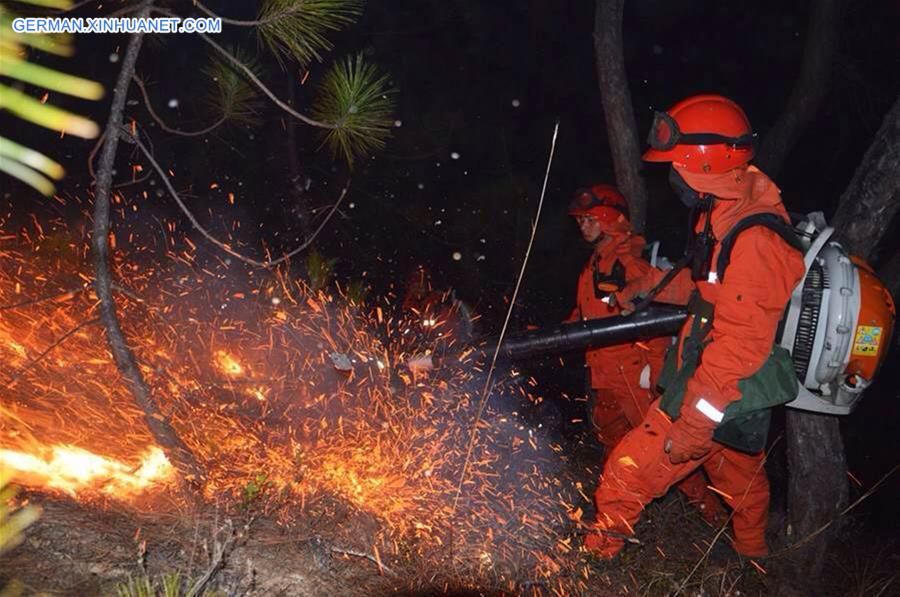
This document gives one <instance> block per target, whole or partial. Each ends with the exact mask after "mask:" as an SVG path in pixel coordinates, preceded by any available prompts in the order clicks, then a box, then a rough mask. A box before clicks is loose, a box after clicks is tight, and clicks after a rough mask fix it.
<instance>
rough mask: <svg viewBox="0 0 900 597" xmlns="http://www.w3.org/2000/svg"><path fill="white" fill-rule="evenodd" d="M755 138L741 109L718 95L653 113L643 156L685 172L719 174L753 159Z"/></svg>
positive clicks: (694, 99)
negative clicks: (669, 163) (670, 164)
mask: <svg viewBox="0 0 900 597" xmlns="http://www.w3.org/2000/svg"><path fill="white" fill-rule="evenodd" d="M755 140H756V135H754V134H753V130H752V129H751V128H750V121H749V120H747V115H746V114H744V111H743V110H741V108H740V106H738V105H737V104H736V103H734V102H733V101H731V100H730V99H728V98H727V97H722V96H721V95H694V96H691V97H688V98H685V99H683V100H681V101H680V102H678V103H677V104H675V105H674V106H672V107H671V108H669V110H668V112H656V113H655V114H654V117H653V126H652V127H650V135H649V137H648V138H647V143H648V144H649V145H650V147H651V149H648V150H647V152H646V153H644V160H646V161H648V162H672V164H673V165H675V166H678V167H680V168H684V169H685V170H687V171H688V172H698V173H721V172H727V171H729V170H732V169H734V168H737V167H738V166H742V165H744V164H746V163H747V162H749V161H750V160H751V159H753V154H754V151H755V147H754V141H755Z"/></svg>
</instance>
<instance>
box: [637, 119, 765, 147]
mask: <svg viewBox="0 0 900 597" xmlns="http://www.w3.org/2000/svg"><path fill="white" fill-rule="evenodd" d="M755 141H756V134H754V133H748V134H746V135H741V136H740V137H726V136H725V135H720V134H718V133H682V132H681V129H679V128H678V123H677V122H676V121H675V119H674V118H672V117H671V116H669V115H668V114H667V113H666V112H654V113H653V125H652V126H651V127H650V134H649V135H648V136H647V144H648V145H649V146H650V147H652V148H653V149H655V150H657V151H669V150H670V149H672V148H673V147H675V146H676V145H717V144H723V145H732V146H734V147H747V148H752V147H753V144H754V143H755Z"/></svg>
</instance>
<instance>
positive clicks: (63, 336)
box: [0, 225, 581, 583]
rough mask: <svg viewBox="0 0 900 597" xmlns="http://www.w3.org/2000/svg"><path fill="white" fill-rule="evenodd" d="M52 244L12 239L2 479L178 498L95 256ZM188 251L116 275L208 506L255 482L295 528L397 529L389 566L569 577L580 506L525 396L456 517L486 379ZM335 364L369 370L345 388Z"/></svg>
mask: <svg viewBox="0 0 900 597" xmlns="http://www.w3.org/2000/svg"><path fill="white" fill-rule="evenodd" d="M35 229H36V230H31V231H28V232H19V233H18V234H3V233H2V231H0V241H2V243H3V244H0V359H2V361H3V362H4V363H5V365H6V367H5V370H4V373H3V378H4V379H3V381H2V390H0V392H2V394H0V466H4V467H9V468H11V469H12V470H14V471H15V480H16V481H18V482H19V483H21V484H24V485H26V486H29V487H32V488H36V489H39V490H41V491H45V492H58V493H63V494H66V495H68V496H71V497H73V498H75V499H78V500H80V501H86V502H93V501H94V499H95V498H97V497H99V498H102V501H104V502H109V500H113V501H131V502H140V500H142V499H144V498H145V497H147V496H152V495H154V494H158V493H160V492H170V493H172V494H174V495H177V493H176V492H174V491H173V488H174V487H175V485H176V481H175V473H174V471H173V469H172V467H171V465H170V464H169V462H168V461H167V460H166V458H165V456H164V455H163V453H162V451H161V450H160V449H159V447H158V446H156V445H155V444H154V442H153V439H152V437H151V436H150V434H149V432H148V431H147V429H146V427H145V425H144V423H143V420H142V418H143V413H142V412H141V411H140V410H139V409H138V408H137V407H136V405H135V403H134V400H133V398H132V397H131V394H130V393H129V391H128V388H127V386H126V385H125V383H124V382H123V380H122V378H121V376H120V374H119V372H118V371H117V369H116V367H115V365H114V363H113V362H112V360H111V357H110V354H109V352H108V349H107V346H106V342H105V336H104V333H103V330H102V327H101V326H100V325H99V323H97V322H96V321H95V318H96V317H97V313H96V297H95V296H94V294H93V293H92V292H91V291H90V289H89V287H87V286H86V283H87V281H88V280H89V278H88V276H87V275H86V272H89V271H90V269H89V265H88V264H87V262H86V260H85V257H86V251H85V250H84V248H83V247H82V245H81V244H80V243H70V246H69V248H68V249H67V250H62V251H55V252H52V251H50V252H48V251H45V250H43V251H42V250H41V247H42V245H43V246H46V245H52V244H53V243H51V242H50V240H48V237H46V236H44V234H43V231H42V230H41V229H40V227H39V226H37V225H35ZM171 242H172V244H171V245H168V246H166V247H165V250H164V257H163V258H159V255H157V258H156V259H155V260H150V259H148V258H147V257H146V255H144V256H143V257H140V258H138V257H134V258H135V262H126V261H121V262H118V263H116V264H115V268H116V270H117V271H116V273H117V276H116V277H117V278H118V279H119V280H126V281H127V286H128V290H127V292H126V291H124V290H123V289H119V291H118V293H117V301H118V303H119V306H120V310H121V313H120V317H121V318H122V320H123V327H124V328H125V329H126V332H127V334H128V335H129V341H130V342H131V344H132V347H133V348H134V350H135V352H136V356H137V358H138V361H139V363H140V364H141V367H142V371H143V374H144V376H145V377H146V379H147V381H148V383H149V384H150V386H151V387H152V388H153V394H154V397H155V399H156V400H157V402H158V404H159V406H160V409H161V411H162V413H163V415H164V416H166V417H167V418H168V419H169V420H170V422H171V424H172V426H173V427H174V428H175V430H176V431H177V432H178V434H179V436H180V437H181V438H182V439H183V441H184V442H185V443H186V444H187V445H188V447H189V448H190V449H191V450H192V451H193V453H194V454H195V456H196V457H197V459H198V462H199V463H200V465H201V466H202V467H203V469H204V470H205V471H206V473H207V480H206V485H205V487H204V488H203V491H204V494H205V496H206V497H207V498H209V499H215V500H223V499H224V500H226V501H228V500H230V501H231V502H232V503H234V504H239V503H240V502H241V500H242V499H246V496H247V489H248V486H249V484H250V483H254V484H255V486H256V488H257V489H259V490H260V491H259V495H258V498H257V499H258V502H259V503H258V505H259V507H260V508H261V509H263V510H264V511H266V512H269V513H270V514H272V515H273V516H276V517H277V518H278V519H279V520H280V521H281V522H283V523H284V524H290V523H291V521H293V520H297V519H299V518H300V517H302V516H303V514H304V512H305V509H307V508H309V507H310V505H311V504H313V503H315V502H316V501H317V500H321V499H322V498H323V496H330V497H331V498H337V499H339V500H341V501H342V502H343V503H346V504H350V505H352V507H354V508H356V509H357V510H358V511H361V512H365V513H368V514H370V515H371V516H372V517H373V518H374V519H377V520H378V521H380V525H381V528H382V531H381V532H379V533H377V536H376V537H370V538H369V539H368V542H369V544H372V543H373V542H376V541H377V542H380V544H381V545H383V548H381V552H382V553H383V554H386V556H387V557H390V556H392V555H393V556H395V557H396V556H399V555H400V553H401V552H404V553H408V552H409V551H410V549H409V548H408V547H407V548H405V549H401V547H400V546H401V545H406V546H410V545H414V546H415V547H414V549H412V550H413V551H415V552H417V554H418V556H417V557H425V558H427V559H428V561H429V562H431V563H432V564H435V565H437V564H440V565H446V563H447V561H448V560H447V558H451V559H452V560H453V562H452V563H453V564H454V565H455V566H456V567H457V568H460V567H461V568H463V569H468V570H470V571H476V570H477V571H479V572H480V573H481V574H486V575H490V577H491V578H492V580H494V581H496V582H498V583H503V582H507V583H508V582H510V578H512V577H514V576H515V577H516V578H522V577H541V576H551V575H554V574H556V573H557V572H558V571H559V570H560V568H561V567H562V566H565V565H566V564H565V557H566V553H568V552H570V551H571V547H570V545H571V541H570V538H568V537H566V536H565V535H563V534H561V532H562V529H564V528H566V525H567V519H566V512H567V510H575V508H576V504H575V503H574V502H575V501H577V500H580V499H581V498H579V497H578V496H577V493H576V494H575V497H573V495H572V494H573V492H572V491H569V490H568V489H565V487H564V484H563V483H561V481H560V479H559V478H558V475H557V473H558V472H559V471H560V470H561V469H562V468H563V466H564V458H563V457H562V456H561V454H560V453H561V449H560V448H559V447H558V446H555V445H553V444H552V443H551V442H549V441H548V439H547V438H546V437H542V436H540V435H539V434H537V433H535V432H534V431H535V430H530V429H528V428H526V427H525V426H524V425H523V424H521V423H520V422H519V421H518V419H517V417H516V413H515V406H514V405H515V404H516V401H519V400H522V399H523V397H524V398H527V396H526V392H525V390H523V389H521V388H518V387H516V388H513V389H512V390H511V391H510V392H514V393H517V395H515V396H505V397H503V396H501V397H500V398H499V400H500V401H502V400H506V401H507V403H508V404H507V406H506V407H503V408H500V407H499V406H497V400H498V397H497V396H494V398H492V402H491V406H489V408H488V411H487V413H486V414H485V416H484V418H483V420H482V422H481V424H480V430H479V436H478V443H477V444H476V449H475V451H474V452H473V459H472V464H471V466H470V472H469V474H468V476H467V480H466V483H465V485H464V486H463V491H462V494H461V497H460V499H459V503H458V507H457V506H455V505H454V502H455V499H454V498H455V496H456V488H457V482H458V479H459V475H460V472H461V468H462V465H463V460H464V455H465V452H466V447H467V444H468V440H469V429H470V425H471V423H472V416H473V413H474V412H475V406H476V405H477V402H478V395H477V390H478V388H479V387H480V383H481V382H480V381H479V380H478V379H476V377H477V376H480V375H482V372H480V371H479V370H478V368H477V367H475V366H473V365H472V364H469V363H463V364H460V365H459V366H450V367H447V368H445V369H443V370H441V371H440V372H439V373H435V374H433V375H431V376H430V377H429V378H428V379H415V378H413V377H411V376H410V374H409V373H408V372H405V370H403V369H402V368H400V367H398V366H397V363H398V362H399V361H400V360H401V359H403V358H405V357H406V356H408V355H409V354H410V353H411V352H412V351H414V350H420V349H421V346H422V344H421V342H422V340H423V337H422V335H419V336H416V334H408V333H403V332H404V330H407V329H409V328H410V327H414V325H415V323H416V322H411V321H407V320H404V319H403V318H401V317H396V316H395V317H392V316H390V315H389V309H382V308H381V307H379V308H377V309H374V310H373V311H374V312H369V311H368V310H367V309H364V308H362V307H361V306H359V305H355V304H353V303H352V302H351V301H349V300H347V299H345V298H343V297H341V296H329V295H325V294H322V293H313V292H311V291H309V290H308V289H307V288H305V287H303V286H302V284H300V283H298V282H295V281H292V280H291V279H290V278H289V277H288V276H287V275H285V273H284V272H278V273H268V274H266V275H265V276H261V275H259V274H257V275H255V276H253V275H247V276H246V279H243V278H242V281H241V282H240V283H237V282H235V281H234V278H235V276H234V272H233V266H231V267H232V270H228V268H229V265H228V264H226V263H224V262H219V263H215V262H212V263H206V264H201V263H200V259H198V257H197V255H196V253H195V252H194V250H193V246H192V245H190V243H188V245H189V247H190V248H187V247H186V248H185V249H184V250H181V249H177V248H176V247H175V241H174V240H172V241H171ZM64 248H65V247H64ZM136 253H140V251H136ZM138 261H140V262H141V265H140V266H138V265H137V262H138ZM147 262H153V263H157V265H155V266H153V267H150V266H149V265H147ZM160 263H161V265H160ZM226 271H228V276H226ZM245 273H246V272H245ZM47 296H53V298H51V299H49V300H41V301H37V302H30V301H32V300H33V299H34V298H37V297H47ZM138 297H140V298H138ZM416 316H417V317H421V314H416ZM440 328H441V326H439V325H435V326H427V329H425V331H424V332H423V334H429V333H430V334H435V333H437V332H436V330H437V329H440ZM431 338H432V339H433V338H434V336H432V337H431ZM426 339H427V338H426ZM332 351H339V352H345V353H347V354H350V355H353V356H355V357H356V358H357V360H358V361H360V362H363V361H365V363H363V364H362V365H361V366H359V367H358V368H357V370H355V371H353V372H352V373H350V374H349V375H348V374H343V373H339V372H337V371H335V370H334V368H333V367H332V366H331V363H330V361H329V359H328V355H329V354H330V352H332ZM501 406H502V405H501ZM501 410H502V411H504V412H501ZM323 503H324V502H323ZM450 540H452V542H453V545H454V548H453V550H452V551H450V552H449V554H448V550H447V549H446V547H445V546H446V544H447V543H448V541H450ZM441 562H443V564H441ZM504 566H505V567H504Z"/></svg>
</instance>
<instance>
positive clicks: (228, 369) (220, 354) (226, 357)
mask: <svg viewBox="0 0 900 597" xmlns="http://www.w3.org/2000/svg"><path fill="white" fill-rule="evenodd" d="M216 366H217V367H218V368H219V370H220V371H221V372H222V373H224V374H226V375H240V374H242V373H243V372H244V368H243V367H241V364H240V363H238V362H237V360H236V359H235V358H234V357H233V356H231V355H230V354H228V353H227V352H225V351H224V350H217V351H216Z"/></svg>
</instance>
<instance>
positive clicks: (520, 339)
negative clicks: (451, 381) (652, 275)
mask: <svg viewBox="0 0 900 597" xmlns="http://www.w3.org/2000/svg"><path fill="white" fill-rule="evenodd" d="M687 316H688V315H687V308H686V307H675V306H670V305H661V304H656V303H654V304H651V305H650V306H648V307H647V308H646V309H643V310H642V311H639V312H637V313H633V314H631V315H627V316H623V315H617V316H615V317H605V318H603V319H589V320H586V321H576V322H572V323H563V324H560V325H558V326H556V327H553V328H550V329H541V330H533V331H530V332H523V333H521V334H516V335H514V336H510V337H508V338H506V339H505V340H504V342H503V345H502V346H501V347H500V352H501V354H502V355H503V356H505V357H506V358H508V359H511V360H517V359H527V358H533V357H539V356H546V355H557V354H562V353H565V352H572V351H576V350H584V349H586V348H600V347H603V346H613V345H615V344H626V343H629V342H635V341H638V340H646V339H649V338H658V337H660V336H673V335H675V334H677V333H678V331H679V330H680V329H681V326H682V324H683V323H684V321H685V320H686V319H687Z"/></svg>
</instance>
